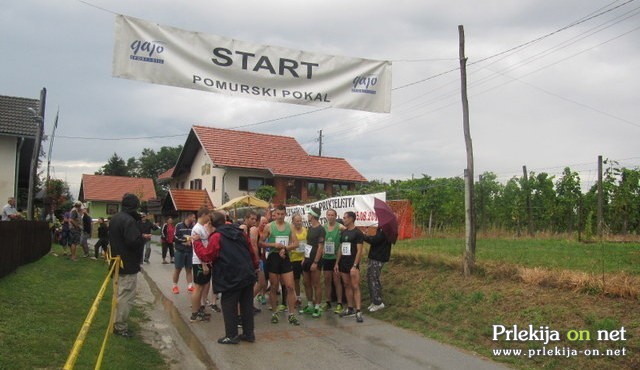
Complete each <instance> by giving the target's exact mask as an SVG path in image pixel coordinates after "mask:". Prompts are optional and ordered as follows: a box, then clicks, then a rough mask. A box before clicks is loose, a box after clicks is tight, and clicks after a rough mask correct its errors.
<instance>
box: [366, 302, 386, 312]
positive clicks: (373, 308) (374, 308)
mask: <svg viewBox="0 0 640 370" xmlns="http://www.w3.org/2000/svg"><path fill="white" fill-rule="evenodd" d="M383 308H384V303H380V304H374V305H372V306H371V307H369V312H376V311H379V310H381V309H383Z"/></svg>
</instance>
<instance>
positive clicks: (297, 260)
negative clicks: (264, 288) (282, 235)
mask: <svg viewBox="0 0 640 370" xmlns="http://www.w3.org/2000/svg"><path fill="white" fill-rule="evenodd" d="M291 224H292V226H293V231H294V232H295V233H296V237H297V238H298V243H299V244H298V248H296V249H295V250H292V251H291V257H290V258H291V268H293V287H294V288H295V290H296V309H298V308H301V307H300V306H302V301H301V300H300V277H301V276H302V261H303V260H304V248H305V245H306V244H307V228H306V227H304V226H303V225H302V215H300V214H295V215H293V217H292V218H291ZM305 284H306V282H305ZM305 292H306V290H305ZM300 313H302V312H300Z"/></svg>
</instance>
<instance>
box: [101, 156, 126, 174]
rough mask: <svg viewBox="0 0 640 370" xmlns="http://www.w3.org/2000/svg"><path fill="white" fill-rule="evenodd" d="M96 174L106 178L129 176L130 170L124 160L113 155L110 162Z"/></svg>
mask: <svg viewBox="0 0 640 370" xmlns="http://www.w3.org/2000/svg"><path fill="white" fill-rule="evenodd" d="M95 174H96V175H106V176H129V168H128V167H127V164H126V163H125V161H124V159H122V158H120V157H119V156H118V154H116V153H113V155H112V156H111V158H109V161H108V162H107V163H106V164H105V165H104V166H102V167H101V168H100V169H99V170H98V171H96V172H95Z"/></svg>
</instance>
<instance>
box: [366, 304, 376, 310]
mask: <svg viewBox="0 0 640 370" xmlns="http://www.w3.org/2000/svg"><path fill="white" fill-rule="evenodd" d="M373 306H375V303H372V304H370V305H369V307H367V310H369V311H371V309H372V308H373Z"/></svg>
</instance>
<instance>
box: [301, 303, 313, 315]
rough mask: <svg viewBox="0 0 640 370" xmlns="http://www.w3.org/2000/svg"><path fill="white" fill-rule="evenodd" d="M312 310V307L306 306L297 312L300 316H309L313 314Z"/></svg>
mask: <svg viewBox="0 0 640 370" xmlns="http://www.w3.org/2000/svg"><path fill="white" fill-rule="evenodd" d="M313 310H314V309H313V306H309V305H307V306H305V307H304V308H303V309H301V310H300V311H298V312H300V313H301V314H306V315H311V314H312V313H313Z"/></svg>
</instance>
